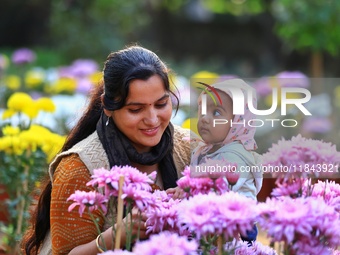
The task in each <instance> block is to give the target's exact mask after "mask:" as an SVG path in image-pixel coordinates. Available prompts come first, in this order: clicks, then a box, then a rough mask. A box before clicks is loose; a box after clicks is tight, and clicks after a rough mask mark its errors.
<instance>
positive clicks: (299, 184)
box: [271, 178, 306, 198]
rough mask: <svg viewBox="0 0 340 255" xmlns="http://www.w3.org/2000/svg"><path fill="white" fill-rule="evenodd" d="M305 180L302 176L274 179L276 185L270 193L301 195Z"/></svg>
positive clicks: (277, 195) (278, 195) (279, 195)
mask: <svg viewBox="0 0 340 255" xmlns="http://www.w3.org/2000/svg"><path fill="white" fill-rule="evenodd" d="M305 182H306V180H305V179H303V178H296V179H288V180H284V179H283V178H279V179H276V181H275V184H276V186H277V187H276V188H274V189H273V191H272V192H271V195H272V196H273V197H282V196H289V197H292V198H294V197H301V196H302V189H303V187H304V184H305Z"/></svg>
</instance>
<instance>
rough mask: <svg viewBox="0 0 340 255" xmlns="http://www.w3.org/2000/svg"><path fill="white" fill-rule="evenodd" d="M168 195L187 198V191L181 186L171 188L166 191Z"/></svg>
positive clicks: (173, 197) (175, 197)
mask: <svg viewBox="0 0 340 255" xmlns="http://www.w3.org/2000/svg"><path fill="white" fill-rule="evenodd" d="M165 192H166V193H167V194H168V195H170V194H172V199H182V198H185V192H184V190H182V189H181V188H180V187H176V188H169V189H167V190H166V191H165Z"/></svg>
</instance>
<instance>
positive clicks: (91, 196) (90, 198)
mask: <svg viewBox="0 0 340 255" xmlns="http://www.w3.org/2000/svg"><path fill="white" fill-rule="evenodd" d="M69 200H73V201H74V203H72V204H71V205H70V206H69V208H68V211H69V212H70V211H72V210H73V209H74V208H75V207H76V206H77V205H79V214H80V216H82V215H83V213H84V210H85V208H86V207H88V208H89V210H90V211H93V210H97V209H98V208H100V209H101V210H102V211H103V213H104V214H105V213H106V211H107V208H106V203H107V201H108V200H107V198H106V197H105V196H104V195H102V194H100V193H98V192H95V191H89V192H86V191H80V190H76V191H75V193H73V194H72V195H71V196H70V197H69V198H68V199H67V201H69Z"/></svg>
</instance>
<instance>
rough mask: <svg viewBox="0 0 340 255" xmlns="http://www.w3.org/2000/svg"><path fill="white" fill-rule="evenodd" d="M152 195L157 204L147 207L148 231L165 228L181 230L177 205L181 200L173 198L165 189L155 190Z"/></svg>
mask: <svg viewBox="0 0 340 255" xmlns="http://www.w3.org/2000/svg"><path fill="white" fill-rule="evenodd" d="M152 197H153V198H154V200H155V201H156V206H153V207H152V206H150V207H148V208H147V211H146V216H147V217H148V219H147V221H146V225H147V233H150V232H152V233H158V232H161V231H163V230H168V231H171V232H179V229H178V228H177V224H176V223H177V207H176V206H177V205H178V203H179V202H180V200H178V199H176V200H173V199H172V198H171V197H169V196H168V194H167V193H166V192H165V191H155V192H154V193H153V194H152Z"/></svg>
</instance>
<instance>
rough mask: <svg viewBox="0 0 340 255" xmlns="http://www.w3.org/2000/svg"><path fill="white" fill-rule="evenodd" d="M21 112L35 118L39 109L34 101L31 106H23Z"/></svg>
mask: <svg viewBox="0 0 340 255" xmlns="http://www.w3.org/2000/svg"><path fill="white" fill-rule="evenodd" d="M22 112H23V113H24V114H26V115H27V116H28V117H29V118H30V119H35V118H36V117H37V116H38V114H39V109H38V107H37V104H36V102H35V101H33V103H32V105H31V106H28V107H25V108H24V109H23V110H22Z"/></svg>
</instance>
